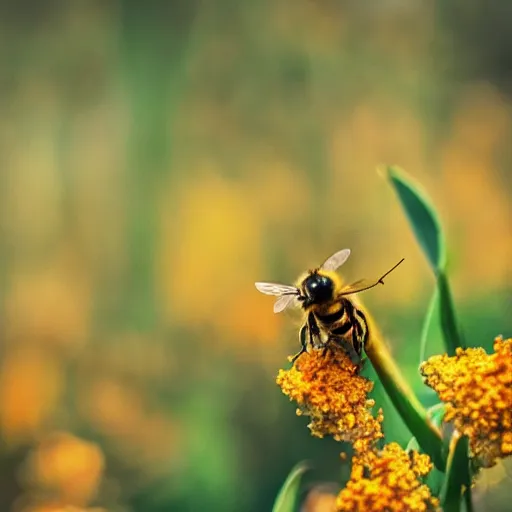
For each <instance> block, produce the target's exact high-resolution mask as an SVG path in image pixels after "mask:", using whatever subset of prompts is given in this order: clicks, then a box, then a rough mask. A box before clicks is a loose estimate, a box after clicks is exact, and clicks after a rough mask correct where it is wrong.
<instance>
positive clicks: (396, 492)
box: [336, 443, 439, 512]
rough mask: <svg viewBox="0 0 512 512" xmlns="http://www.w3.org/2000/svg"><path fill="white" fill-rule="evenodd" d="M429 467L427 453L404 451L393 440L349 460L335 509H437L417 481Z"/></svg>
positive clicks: (428, 493) (424, 486)
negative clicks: (345, 483)
mask: <svg viewBox="0 0 512 512" xmlns="http://www.w3.org/2000/svg"><path fill="white" fill-rule="evenodd" d="M431 469H432V463H431V462H430V459H429V457H428V455H422V454H419V453H417V452H414V451H412V452H410V453H408V452H406V451H405V450H403V449H402V448H401V447H400V446H399V445H398V444H397V443H390V444H387V445H386V446H385V447H384V449H383V450H382V451H380V452H377V451H373V450H372V451H369V452H366V453H364V454H361V455H356V456H354V458H353V459H352V472H351V475H350V480H349V481H348V483H347V485H346V487H345V488H344V489H343V490H342V491H341V492H340V493H339V495H338V498H337V501H336V506H337V509H336V510H338V511H340V512H341V511H347V512H349V511H353V510H359V511H361V512H362V511H369V512H370V511H376V510H386V511H389V512H394V511H404V512H405V511H407V512H409V511H427V510H438V507H439V503H438V500H437V499H436V498H434V497H432V495H431V493H430V489H429V488H428V487H427V485H425V484H423V483H422V482H421V480H420V478H421V477H424V476H425V475H427V474H428V472H429V471H430V470H431Z"/></svg>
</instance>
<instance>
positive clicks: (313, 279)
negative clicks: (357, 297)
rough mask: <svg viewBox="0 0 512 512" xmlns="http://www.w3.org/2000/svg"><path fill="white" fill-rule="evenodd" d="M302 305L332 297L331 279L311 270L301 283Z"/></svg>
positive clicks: (325, 300) (319, 302)
mask: <svg viewBox="0 0 512 512" xmlns="http://www.w3.org/2000/svg"><path fill="white" fill-rule="evenodd" d="M302 289H303V292H304V295H305V296H306V297H305V299H304V305H305V306H308V305H311V304H321V303H322V302H327V301H329V300H331V299H332V296H333V292H334V282H333V280H332V279H331V278H330V277H328V276H324V275H322V274H319V273H318V272H316V271H315V272H311V274H309V275H308V276H307V277H306V279H304V281H303V283H302Z"/></svg>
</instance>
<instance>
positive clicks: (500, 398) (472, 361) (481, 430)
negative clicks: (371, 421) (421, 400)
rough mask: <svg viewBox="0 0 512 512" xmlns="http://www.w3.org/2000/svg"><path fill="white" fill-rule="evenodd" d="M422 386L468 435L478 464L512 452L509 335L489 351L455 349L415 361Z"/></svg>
mask: <svg viewBox="0 0 512 512" xmlns="http://www.w3.org/2000/svg"><path fill="white" fill-rule="evenodd" d="M420 371H421V373H422V375H423V376H424V377H425V382H426V384H427V385H428V386H430V387H431V388H432V389H434V390H435V391H436V392H437V394H438V395H439V398H440V399H441V400H442V401H443V402H445V403H446V404H447V406H446V414H445V416H444V421H445V422H449V421H453V424H454V426H455V428H456V429H457V430H458V431H459V432H461V433H462V434H464V435H466V436H468V438H469V443H470V448H471V452H472V455H473V457H474V459H475V461H476V462H477V464H478V465H479V466H481V467H491V466H493V465H494V464H495V463H496V459H497V458H501V457H505V456H507V455H510V454H512V338H511V339H508V340H503V338H502V337H497V338H496V339H495V340H494V354H487V353H486V352H485V351H484V350H483V349H482V348H468V349H466V350H462V349H458V350H457V353H456V355H455V356H453V357H448V356H447V355H441V356H434V357H431V358H430V359H429V360H428V361H426V362H425V363H423V364H422V365H421V367H420Z"/></svg>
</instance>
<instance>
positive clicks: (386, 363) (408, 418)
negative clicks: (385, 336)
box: [365, 327, 446, 471]
mask: <svg viewBox="0 0 512 512" xmlns="http://www.w3.org/2000/svg"><path fill="white" fill-rule="evenodd" d="M370 332H371V333H372V335H371V336H370V339H369V340H368V343H367V344H366V347H365V352H366V354H367V355H368V358H369V359H370V361H371V362H372V365H373V367H374V368H375V371H376V372H377V375H378V376H379V378H380V380H381V382H382V385H383V386H384V389H385V390H386V392H387V394H388V396H389V398H390V399H391V401H392V402H393V405H394V406H395V408H396V410H397V411H398V413H399V414H400V416H401V417H402V419H403V421H404V423H405V424H406V425H407V427H408V428H409V430H410V431H411V433H412V434H413V435H414V436H415V437H416V439H417V441H418V444H419V445H420V447H421V448H422V450H423V451H424V452H425V453H428V454H429V455H430V457H431V459H432V461H433V462H434V464H435V466H436V467H437V468H438V469H439V470H440V471H444V470H445V467H446V460H445V457H444V451H443V440H442V436H441V432H440V431H439V429H437V428H436V427H435V426H434V424H433V423H432V422H431V421H430V419H429V417H428V414H427V411H426V409H425V408H424V407H423V406H422V405H421V403H420V401H419V400H418V398H417V397H416V395H415V394H414V392H413V391H412V389H411V387H410V386H409V384H408V383H407V381H406V380H405V379H404V378H403V376H402V373H401V371H400V369H399V368H398V366H397V364H396V363H395V361H394V359H393V358H392V356H391V354H390V352H389V350H388V349H387V347H386V345H385V343H384V341H383V340H382V338H381V337H380V335H379V334H378V331H377V330H376V328H375V327H374V328H373V329H372V328H371V329H370Z"/></svg>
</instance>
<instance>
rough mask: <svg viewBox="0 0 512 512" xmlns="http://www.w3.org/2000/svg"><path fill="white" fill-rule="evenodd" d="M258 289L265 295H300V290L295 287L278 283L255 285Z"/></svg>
mask: <svg viewBox="0 0 512 512" xmlns="http://www.w3.org/2000/svg"><path fill="white" fill-rule="evenodd" d="M254 285H255V286H256V289H257V290H258V291H260V292H261V293H264V294H265V295H275V296H278V297H279V296H281V295H298V294H299V290H298V289H297V288H296V287H295V286H290V285H289V284H278V283H254Z"/></svg>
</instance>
